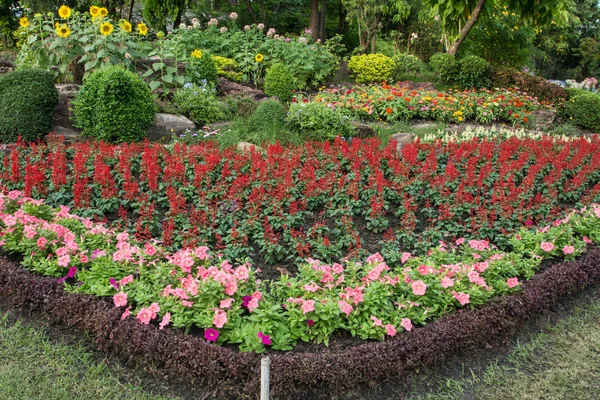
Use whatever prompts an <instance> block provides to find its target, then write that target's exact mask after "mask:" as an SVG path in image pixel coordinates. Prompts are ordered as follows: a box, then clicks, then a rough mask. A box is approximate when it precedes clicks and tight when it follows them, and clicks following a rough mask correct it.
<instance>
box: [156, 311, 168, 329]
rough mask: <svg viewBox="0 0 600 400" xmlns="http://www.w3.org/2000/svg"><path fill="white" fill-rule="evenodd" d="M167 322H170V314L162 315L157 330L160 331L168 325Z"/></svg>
mask: <svg viewBox="0 0 600 400" xmlns="http://www.w3.org/2000/svg"><path fill="white" fill-rule="evenodd" d="M169 322H171V313H170V312H168V313H166V314H165V315H163V319H162V321H160V324H158V329H161V330H162V329H163V328H164V327H165V326H167V325H169Z"/></svg>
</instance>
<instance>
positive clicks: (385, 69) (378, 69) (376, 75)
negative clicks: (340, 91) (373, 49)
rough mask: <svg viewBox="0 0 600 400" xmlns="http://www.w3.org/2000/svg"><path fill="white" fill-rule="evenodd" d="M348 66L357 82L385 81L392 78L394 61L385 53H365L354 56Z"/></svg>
mask: <svg viewBox="0 0 600 400" xmlns="http://www.w3.org/2000/svg"><path fill="white" fill-rule="evenodd" d="M348 68H350V70H352V72H353V74H354V80H355V81H356V82H357V83H374V82H384V81H389V80H390V79H392V76H393V73H394V61H393V60H392V59H391V58H390V57H388V56H386V55H384V54H363V55H360V56H352V57H351V58H350V61H348Z"/></svg>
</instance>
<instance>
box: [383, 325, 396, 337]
mask: <svg viewBox="0 0 600 400" xmlns="http://www.w3.org/2000/svg"><path fill="white" fill-rule="evenodd" d="M385 333H386V334H387V335H388V336H396V327H395V326H394V325H392V324H386V325H385Z"/></svg>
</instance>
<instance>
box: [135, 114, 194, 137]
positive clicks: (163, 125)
mask: <svg viewBox="0 0 600 400" xmlns="http://www.w3.org/2000/svg"><path fill="white" fill-rule="evenodd" d="M186 131H196V125H194V123H193V122H192V121H190V120H189V119H187V118H186V117H184V116H183V115H175V114H165V113H158V114H156V116H155V117H154V125H152V126H151V127H150V128H148V130H147V131H146V134H147V135H148V139H150V140H155V141H162V142H169V141H171V137H172V136H173V134H176V135H181V134H182V133H185V132H186Z"/></svg>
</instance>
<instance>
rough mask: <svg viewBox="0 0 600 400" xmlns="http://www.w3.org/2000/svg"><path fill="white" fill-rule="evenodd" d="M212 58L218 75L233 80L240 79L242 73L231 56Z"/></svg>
mask: <svg viewBox="0 0 600 400" xmlns="http://www.w3.org/2000/svg"><path fill="white" fill-rule="evenodd" d="M213 60H214V62H215V66H216V67H217V75H218V76H222V77H224V78H227V79H229V80H230V81H235V82H239V81H241V80H242V73H241V72H239V71H238V63H237V62H236V61H235V60H234V59H233V58H227V57H221V56H213Z"/></svg>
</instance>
